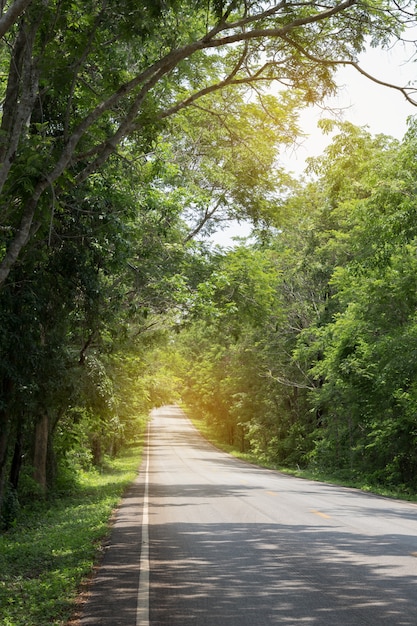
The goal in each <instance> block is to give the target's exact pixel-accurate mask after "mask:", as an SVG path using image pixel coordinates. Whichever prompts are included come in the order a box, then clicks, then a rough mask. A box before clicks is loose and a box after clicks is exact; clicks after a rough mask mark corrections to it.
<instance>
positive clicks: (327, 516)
mask: <svg viewBox="0 0 417 626" xmlns="http://www.w3.org/2000/svg"><path fill="white" fill-rule="evenodd" d="M311 513H314V515H318V516H319V517H324V518H325V519H331V516H330V515H326V513H322V512H321V511H314V510H312V511H311Z"/></svg>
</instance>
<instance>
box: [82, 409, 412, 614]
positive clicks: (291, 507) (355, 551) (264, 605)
mask: <svg viewBox="0 0 417 626" xmlns="http://www.w3.org/2000/svg"><path fill="white" fill-rule="evenodd" d="M81 624H82V625H83V626H87V625H89V626H93V625H94V626H100V625H106V626H191V625H196V626H223V625H224V626H258V625H259V626H266V625H268V624H279V625H282V626H284V625H285V626H286V625H292V624H297V625H310V626H348V625H349V626H361V625H367V626H381V625H385V624H386V625H387V626H388V625H389V626H417V506H416V505H414V504H408V503H402V502H398V501H396V500H389V499H385V498H380V497H376V496H372V495H367V494H365V493H361V492H359V491H356V490H353V489H346V488H342V487H337V486H332V485H327V484H323V483H316V482H312V481H307V480H302V479H297V478H292V477H287V476H285V475H282V474H279V473H278V472H273V471H268V470H264V469H261V468H258V467H255V466H252V465H249V464H246V463H242V462H240V461H237V460H235V459H234V458H232V457H230V456H229V455H227V454H224V453H222V452H220V451H218V450H216V449H215V448H214V447H212V446H211V445H210V444H208V443H206V442H205V440H204V439H202V438H201V436H200V435H199V434H198V432H197V431H196V430H195V429H194V428H193V426H192V425H191V424H190V422H189V421H188V419H187V418H186V417H185V416H184V414H183V413H182V412H181V411H180V410H179V409H177V408H176V407H164V408H162V409H158V410H155V411H154V412H153V415H152V420H151V424H150V434H149V444H148V449H147V453H146V456H145V460H144V463H143V466H142V469H141V472H140V474H139V477H138V480H137V482H136V483H135V485H134V486H133V487H132V490H131V491H130V492H129V494H128V496H127V498H126V499H125V500H124V502H123V505H122V506H121V508H120V510H119V513H118V517H117V520H116V523H115V526H114V532H113V537H112V541H111V543H110V545H109V547H108V549H107V550H106V554H105V557H104V560H103V565H102V567H101V568H100V571H99V573H98V576H97V577H96V579H95V582H94V584H93V585H92V587H91V593H90V597H89V601H88V602H87V604H86V606H85V611H84V615H83V618H82V619H81Z"/></svg>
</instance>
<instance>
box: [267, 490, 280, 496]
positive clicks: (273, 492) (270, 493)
mask: <svg viewBox="0 0 417 626" xmlns="http://www.w3.org/2000/svg"><path fill="white" fill-rule="evenodd" d="M266 493H269V495H270V496H277V495H278V494H277V493H276V492H275V491H267V492H266Z"/></svg>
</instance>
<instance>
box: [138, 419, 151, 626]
mask: <svg viewBox="0 0 417 626" xmlns="http://www.w3.org/2000/svg"><path fill="white" fill-rule="evenodd" d="M149 431H150V424H148V434H147V446H146V449H147V451H146V465H145V492H144V494H143V515H142V549H141V552H140V574H139V589H138V601H137V608H136V626H149V450H150V446H149Z"/></svg>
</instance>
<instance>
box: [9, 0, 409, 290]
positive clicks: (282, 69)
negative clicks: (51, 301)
mask: <svg viewBox="0 0 417 626" xmlns="http://www.w3.org/2000/svg"><path fill="white" fill-rule="evenodd" d="M24 7H25V10H24V13H23V14H22V16H21V18H20V19H19V20H18V19H17V17H18V15H19V14H20V12H21V10H22V9H23V8H24ZM7 15H9V18H7V20H6V17H7ZM3 17H4V20H6V21H5V22H4V23H5V24H6V27H7V26H8V25H10V29H9V30H8V32H7V34H6V35H5V36H6V37H7V45H4V47H3V52H2V65H3V67H4V68H5V71H6V74H7V75H8V81H7V85H6V86H5V89H4V98H3V99H4V104H3V114H2V123H1V143H0V157H1V158H0V162H1V164H2V165H1V168H0V191H1V193H2V203H3V222H2V229H1V232H2V235H3V237H4V239H3V242H2V244H1V254H2V261H1V264H0V284H4V283H5V281H6V279H7V277H8V276H9V273H10V271H11V269H12V268H13V267H14V265H15V264H16V262H17V261H18V259H19V258H20V257H21V255H22V253H23V249H24V248H25V246H27V245H28V243H29V242H32V241H33V242H36V241H37V240H39V241H42V242H43V243H42V245H46V241H47V239H46V238H45V231H46V228H45V225H47V224H50V223H51V222H54V221H56V220H57V219H58V212H57V211H56V209H57V207H58V206H59V203H60V202H61V198H63V197H65V194H66V193H69V192H70V190H71V189H73V188H74V187H77V186H80V185H81V184H82V183H83V182H84V181H86V180H87V179H88V178H89V177H90V176H92V175H94V173H95V172H97V171H99V169H100V168H101V167H102V165H103V164H104V163H105V162H106V160H108V159H109V158H110V157H111V156H114V155H118V156H119V158H122V157H123V154H124V152H125V149H126V146H127V145H128V144H130V143H132V142H133V143H134V144H135V151H136V158H137V157H138V156H139V155H140V154H146V152H147V151H148V150H149V147H150V145H151V144H152V142H153V141H154V140H155V136H156V132H157V129H158V128H160V127H161V124H164V122H165V121H166V120H168V119H169V118H172V117H173V116H174V115H176V114H177V113H178V112H180V111H182V110H184V109H186V108H190V107H193V106H195V105H196V103H197V102H199V101H200V102H203V101H204V99H205V98H206V97H208V96H209V95H210V94H212V93H214V92H216V91H219V90H222V89H225V88H226V87H227V88H229V87H235V88H236V89H237V88H239V87H240V88H241V87H242V86H246V85H251V86H255V87H256V88H257V89H261V87H262V85H270V84H271V83H272V82H274V81H275V82H277V83H278V84H279V85H280V86H281V87H282V88H284V89H298V90H299V91H300V92H301V93H302V94H303V98H304V99H305V100H306V101H308V102H314V101H317V100H320V99H321V98H322V96H323V95H324V93H326V92H328V91H329V90H332V89H334V82H333V79H332V72H333V70H334V68H335V67H336V65H337V64H340V63H343V64H351V65H354V66H355V67H358V66H357V64H356V61H355V59H356V55H357V53H358V52H359V51H360V50H362V49H363V47H364V46H365V43H366V41H367V37H370V38H371V42H372V43H373V45H386V44H387V43H388V41H389V40H390V39H391V38H392V37H393V38H394V39H395V38H398V37H399V36H400V34H401V31H402V29H403V28H404V27H405V25H406V24H407V25H408V24H409V13H408V11H407V4H404V6H399V5H398V4H396V5H395V6H390V5H385V4H384V3H380V2H378V3H376V4H375V5H371V4H368V3H363V2H360V3H359V2H358V1H357V0H345V1H344V2H331V1H330V2H328V3H325V5H323V4H321V3H306V2H302V3H298V2H278V3H270V4H267V5H266V4H264V3H263V2H255V1H254V2H249V1H248V0H231V1H230V2H220V3H219V2H213V3H209V4H208V5H207V3H206V2H196V1H195V0H188V1H185V0H184V1H183V2H178V1H176V0H171V1H169V2H165V3H162V2H161V3H160V2H157V3H155V2H150V1H149V0H142V2H140V3H137V2H134V3H132V1H131V0H124V1H123V2H121V3H117V4H115V3H114V2H112V1H109V0H102V1H98V0H89V2H88V3H87V4H86V3H83V4H82V6H81V5H80V4H79V3H74V2H68V1H67V0H55V2H51V3H48V4H45V3H43V2H41V1H40V0H38V1H37V0H32V2H27V3H20V2H17V1H16V2H14V3H12V4H11V5H10V7H9V10H8V11H7V13H6V14H5V15H4V16H3ZM110 50H111V52H110V53H109V51H110ZM358 69H359V68H358ZM403 93H404V94H405V95H406V97H408V98H410V96H409V92H408V90H407V89H403Z"/></svg>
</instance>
